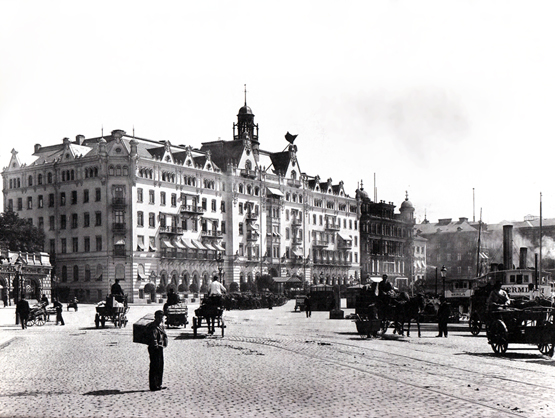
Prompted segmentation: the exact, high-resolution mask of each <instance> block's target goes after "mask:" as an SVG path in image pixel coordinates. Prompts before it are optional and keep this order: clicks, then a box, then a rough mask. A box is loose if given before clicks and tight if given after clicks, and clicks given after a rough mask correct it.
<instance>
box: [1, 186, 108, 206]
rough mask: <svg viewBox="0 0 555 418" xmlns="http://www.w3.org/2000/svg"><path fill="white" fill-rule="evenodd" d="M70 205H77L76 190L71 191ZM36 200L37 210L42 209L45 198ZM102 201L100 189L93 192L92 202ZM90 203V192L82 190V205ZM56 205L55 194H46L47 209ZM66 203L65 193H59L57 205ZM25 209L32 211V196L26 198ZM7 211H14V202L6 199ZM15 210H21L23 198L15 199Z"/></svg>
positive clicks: (40, 196) (40, 197)
mask: <svg viewBox="0 0 555 418" xmlns="http://www.w3.org/2000/svg"><path fill="white" fill-rule="evenodd" d="M69 198H70V203H71V204H72V205H77V204H78V203H79V201H78V197H77V190H73V191H72V192H71V193H70V195H69ZM36 199H37V203H36V204H37V208H43V207H44V203H45V202H44V200H45V196H44V195H41V194H39V195H38V196H36ZM101 200H102V192H101V190H100V188H96V189H95V191H94V201H95V202H100V201H101ZM89 201H90V191H89V189H84V190H83V200H82V203H88V202H89ZM55 203H56V198H55V194H54V193H50V194H48V207H49V208H53V207H54V206H55ZM66 203H67V197H66V193H65V192H61V193H60V200H59V204H60V206H65V205H66ZM26 208H27V209H33V196H28V197H27V206H26ZM8 210H10V211H13V210H14V202H13V199H8ZM17 210H18V211H21V210H23V198H22V197H18V198H17Z"/></svg>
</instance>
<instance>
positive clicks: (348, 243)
mask: <svg viewBox="0 0 555 418" xmlns="http://www.w3.org/2000/svg"><path fill="white" fill-rule="evenodd" d="M337 248H341V249H344V250H350V249H351V248H353V242H352V241H342V240H339V241H338V243H337Z"/></svg>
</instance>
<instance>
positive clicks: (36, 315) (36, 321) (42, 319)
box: [27, 304, 48, 327]
mask: <svg viewBox="0 0 555 418" xmlns="http://www.w3.org/2000/svg"><path fill="white" fill-rule="evenodd" d="M46 321H48V313H47V312H46V307H45V305H44V304H41V305H35V306H33V307H32V308H31V309H30V310H29V317H28V318H27V326H28V327H32V326H33V325H37V326H39V327H42V326H43V325H44V324H45V323H46Z"/></svg>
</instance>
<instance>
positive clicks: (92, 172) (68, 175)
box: [9, 166, 128, 189]
mask: <svg viewBox="0 0 555 418" xmlns="http://www.w3.org/2000/svg"><path fill="white" fill-rule="evenodd" d="M118 168H119V172H120V174H117V175H122V174H121V173H122V170H121V167H120V166H117V167H116V170H117V169H118ZM113 169H114V167H113V166H110V170H111V172H110V175H114V174H113ZM84 172H85V178H93V177H98V167H86V168H85V169H84ZM60 173H61V180H62V181H71V180H75V170H62V171H61V172H60ZM123 173H124V174H123V175H124V176H127V175H128V169H127V166H124V167H123ZM33 179H34V177H33V175H29V177H27V186H29V187H30V186H33V184H34V180H33ZM53 182H54V174H53V173H47V174H46V184H52V183H53ZM43 183H44V176H43V174H42V173H39V174H37V185H39V186H40V185H42V184H43ZM20 187H21V179H20V178H19V177H15V178H11V179H10V180H9V188H10V189H17V188H20Z"/></svg>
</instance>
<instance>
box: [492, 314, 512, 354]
mask: <svg viewBox="0 0 555 418" xmlns="http://www.w3.org/2000/svg"><path fill="white" fill-rule="evenodd" d="M508 337H509V332H508V331H507V327H506V326H505V323H504V322H503V321H502V320H500V319H498V320H496V321H495V322H493V323H492V324H491V325H490V327H489V329H488V339H489V342H490V344H491V348H492V349H493V351H494V352H495V353H496V354H505V352H506V351H507V347H508V346H509V342H508V339H509V338H508Z"/></svg>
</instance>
